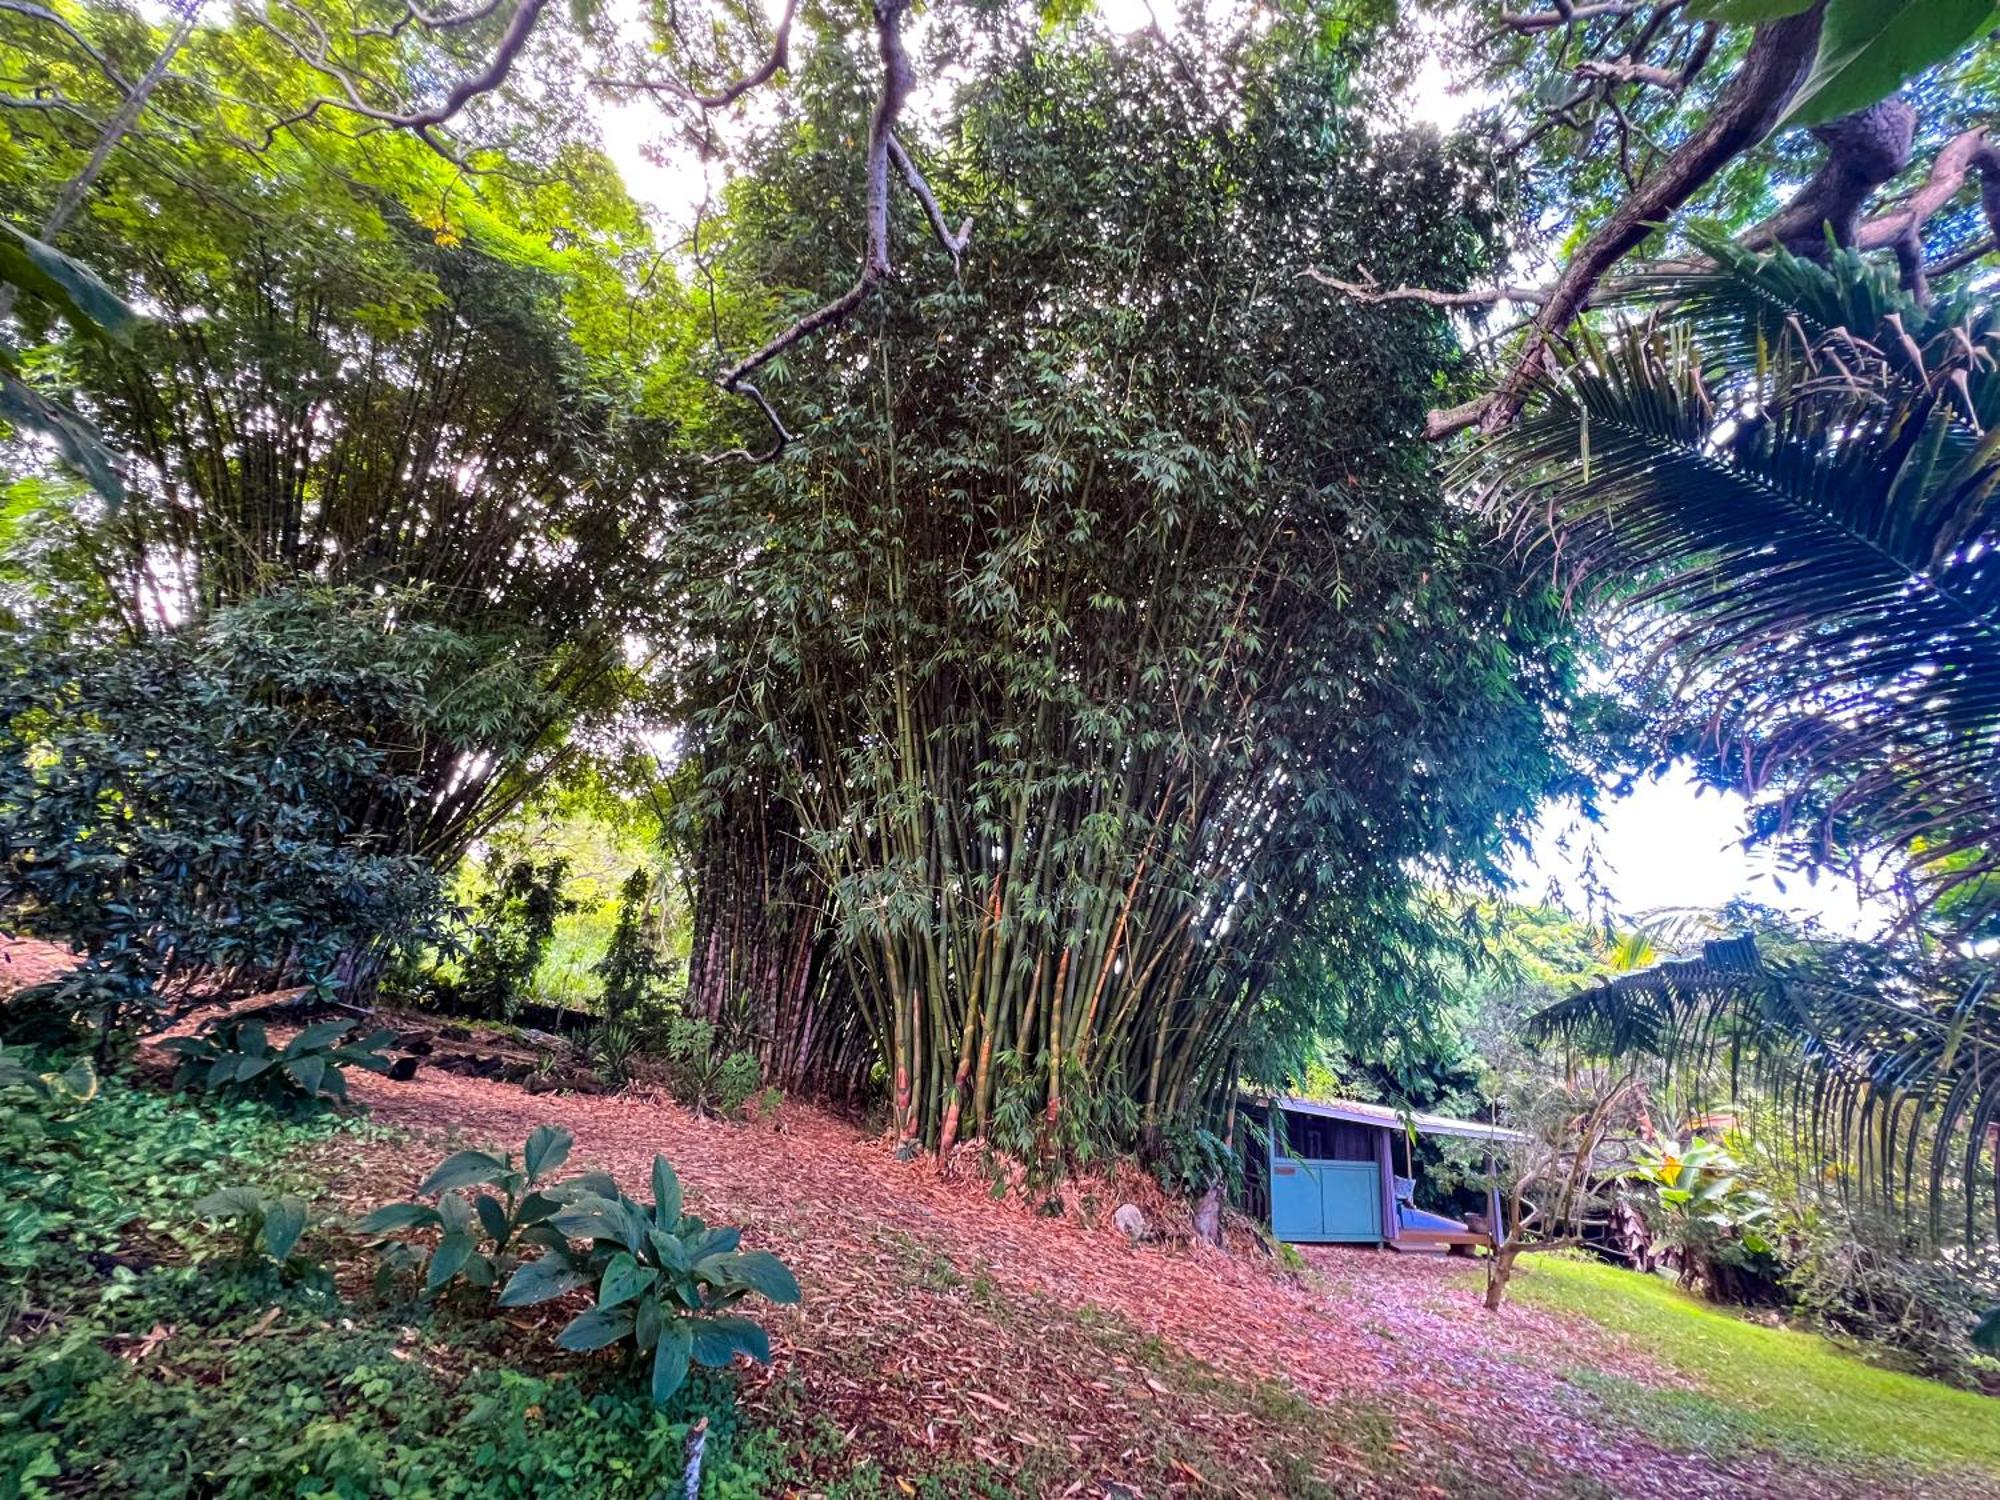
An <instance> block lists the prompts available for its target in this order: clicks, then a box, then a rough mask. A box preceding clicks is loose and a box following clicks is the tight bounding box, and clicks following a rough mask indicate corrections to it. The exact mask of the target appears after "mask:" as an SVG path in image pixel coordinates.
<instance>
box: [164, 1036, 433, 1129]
mask: <svg viewBox="0 0 2000 1500" xmlns="http://www.w3.org/2000/svg"><path fill="white" fill-rule="evenodd" d="M358 1029H359V1028H358V1026H357V1024H356V1023H355V1022H353V1021H321V1022H319V1023H318V1024H316V1025H312V1026H308V1027H306V1028H305V1029H304V1030H303V1031H301V1032H299V1034H298V1035H297V1036H294V1037H293V1038H292V1039H291V1040H290V1041H288V1042H286V1043H285V1044H284V1045H283V1046H282V1047H279V1046H274V1045H273V1044H272V1042H271V1040H270V1038H269V1036H268V1035H267V1034H266V1032H265V1029H264V1023H263V1022H262V1021H222V1022H219V1023H217V1024H215V1025H212V1026H210V1027H209V1028H208V1029H207V1030H205V1031H203V1032H201V1033H199V1034H198V1035H195V1036H176V1037H168V1038H167V1040H166V1042H165V1043H164V1045H165V1047H166V1049H167V1050H168V1051H169V1052H172V1053H173V1054H174V1055H175V1056H177V1057H178V1058H179V1059H180V1066H179V1067H177V1068H176V1069H175V1070H174V1087H175V1088H177V1089H187V1088H193V1089H200V1090H202V1091H204V1092H207V1093H213V1094H226V1095H231V1096H234V1097H239V1098H253V1099H259V1100H261V1101H262V1102H264V1103H265V1104H268V1105H270V1106H271V1108H273V1109H274V1110H277V1111H278V1112H279V1113H281V1114H296V1113H299V1112H301V1111H304V1110H310V1109H313V1108H316V1107H318V1106H319V1105H322V1104H344V1103H346V1102H347V1077H346V1073H345V1071H344V1070H345V1069H347V1068H365V1069H367V1070H368V1071H369V1072H371V1073H386V1072H388V1071H389V1069H390V1066H391V1064H390V1060H389V1059H388V1058H386V1057H384V1056H383V1055H382V1049H383V1048H385V1047H387V1046H389V1045H390V1044H391V1043H392V1042H394V1041H395V1040H396V1034H395V1032H393V1031H390V1030H388V1029H386V1028H378V1029H377V1030H375V1031H372V1032H369V1033H368V1034H367V1035H366V1036H363V1037H360V1038H358V1039H355V1040H352V1041H349V1040H347V1038H349V1037H350V1036H352V1035H353V1033H354V1032H355V1031H356V1030H358Z"/></svg>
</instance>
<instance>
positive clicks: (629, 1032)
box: [583, 1021, 640, 1089]
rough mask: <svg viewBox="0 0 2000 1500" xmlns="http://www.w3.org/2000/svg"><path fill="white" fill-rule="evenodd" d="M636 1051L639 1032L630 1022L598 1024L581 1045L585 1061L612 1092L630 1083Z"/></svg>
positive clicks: (637, 1052) (592, 1028) (637, 1053)
mask: <svg viewBox="0 0 2000 1500" xmlns="http://www.w3.org/2000/svg"><path fill="white" fill-rule="evenodd" d="M639 1051H640V1047H639V1033H638V1030H637V1028H635V1027H634V1026H633V1025H632V1023H631V1022H630V1021H601V1022H599V1023H598V1024H597V1025H595V1026H593V1027H591V1029H590V1034H589V1035H588V1036H586V1037H585V1038H584V1042H583V1052H584V1059H585V1061H586V1062H587V1063H588V1064H589V1066H590V1068H591V1069H592V1071H594V1072H595V1073H596V1074H597V1076H598V1077H599V1078H600V1079H602V1080H603V1081H604V1082H605V1084H606V1085H607V1086H609V1087H610V1088H613V1089H622V1088H624V1087H625V1085H626V1084H628V1083H630V1082H631V1081H632V1059H633V1058H635V1057H637V1056H638V1055H639Z"/></svg>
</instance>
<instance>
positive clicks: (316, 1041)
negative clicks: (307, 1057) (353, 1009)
mask: <svg viewBox="0 0 2000 1500" xmlns="http://www.w3.org/2000/svg"><path fill="white" fill-rule="evenodd" d="M353 1029H354V1023H353V1022H352V1021H321V1022H319V1023H318V1024H317V1025H314V1026H308V1027H307V1028H306V1029H305V1030H304V1031H301V1032H300V1033H299V1034H298V1035H297V1036H295V1037H293V1038H292V1039H291V1040H290V1041H289V1042H287V1043H285V1050H284V1051H283V1052H281V1053H280V1054H279V1056H281V1057H297V1056H298V1055H299V1054H300V1053H301V1052H315V1051H319V1050H320V1049H322V1048H326V1047H330V1046H332V1045H333V1044H334V1043H335V1042H337V1041H339V1040H340V1039H341V1038H342V1037H344V1036H346V1035H347V1033H348V1032H350V1031H352V1030H353Z"/></svg>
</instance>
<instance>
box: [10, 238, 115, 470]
mask: <svg viewBox="0 0 2000 1500" xmlns="http://www.w3.org/2000/svg"><path fill="white" fill-rule="evenodd" d="M19 293H26V294H27V295H28V296H30V297H32V298H35V299H36V300H38V301H39V302H41V303H43V304H45V305H46V306H47V307H49V308H50V309H52V310H53V311H54V312H55V313H56V315H57V316H58V317H60V318H61V319H62V321H63V322H65V323H67V324H68V325H69V326H70V328H71V329H72V330H74V331H75V332H77V333H79V334H82V335H84V336H86V337H88V338H93V339H100V340H103V341H104V342H106V343H114V342H115V343H119V344H125V343H129V342H130V341H131V337H132V330H133V328H134V327H135V326H137V324H138V321H139V316H138V314H137V313H135V312H134V311H133V310H132V309H131V308H130V307H129V306H127V305H126V304H125V302H124V301H123V300H121V299H120V298H119V297H118V296H117V295H116V294H115V293H114V292H113V291H112V290H111V289H110V288H109V287H107V286H106V285H105V284H104V283H103V282H102V281H100V280H99V279H98V277H97V274H96V273H95V272H94V271H92V270H91V269H90V268H89V267H87V266H85V265H84V264H83V263H82V262H81V261H78V260H74V259H72V258H71V257H70V256H67V255H64V254H63V253H62V252H61V251H60V250H58V249H56V248H55V247H54V246H53V245H47V244H44V243H43V242H42V241H40V240H38V239H36V238H35V237H34V236H33V235H30V234H24V233H22V232H21V231H20V230H19V229H16V228H15V227H14V226H13V225H12V224H9V223H6V222H5V221H4V220H0V296H4V297H5V298H6V302H7V307H9V308H11V307H12V305H13V299H14V297H15V296H16V295H17V294H19ZM0 316H4V312H0ZM31 363H32V361H30V360H29V359H28V358H27V357H26V355H25V352H24V351H23V350H21V349H18V348H16V347H15V346H14V344H13V342H12V341H11V340H10V339H8V338H5V337H0V422H7V423H10V424H11V425H13V426H16V427H20V428H24V429H26V430H27V431H30V432H33V433H35V434H37V435H38V436H40V437H42V438H45V439H47V440H48V441H49V442H51V443H53V444H55V448H56V452H57V453H59V454H61V455H62V457H63V459H64V461H65V462H67V463H68V464H69V465H70V467H72V468H73V469H75V470H76V471H77V472H78V473H79V474H81V475H82V476H83V477H84V479H85V480H86V481H88V483H89V484H90V487H91V488H92V489H94V490H96V491H97V493H98V494H100V495H102V496H103V497H104V498H105V499H106V500H109V501H111V502H112V503H113V504H116V503H118V502H119V501H122V500H123V499H124V498H125V483H124V480H123V479H122V478H120V477H119V473H118V461H117V459H116V458H114V457H113V456H112V453H111V450H110V449H109V448H107V447H106V446H105V443H104V439H103V437H102V436H100V435H99V433H98V431H97V429H96V428H95V427H94V426H92V425H91V424H90V422H89V421H88V420H86V419H85V418H84V417H82V416H80V415H79V414H78V413H77V412H75V411H74V410H72V409H71V408H70V407H68V406H66V405H64V404H63V403H62V402H61V401H58V400H56V399H54V398H53V397H51V396H49V395H47V394H46V393H44V392H43V391H41V390H38V389H37V388H36V387H35V385H34V384H33V383H32V380H31V376H30V371H29V368H28V366H29V365H30V364H31Z"/></svg>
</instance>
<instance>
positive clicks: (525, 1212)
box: [514, 1193, 563, 1224]
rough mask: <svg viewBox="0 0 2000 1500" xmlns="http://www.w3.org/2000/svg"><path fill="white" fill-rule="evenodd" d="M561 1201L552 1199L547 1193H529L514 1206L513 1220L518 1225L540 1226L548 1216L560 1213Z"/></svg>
mask: <svg viewBox="0 0 2000 1500" xmlns="http://www.w3.org/2000/svg"><path fill="white" fill-rule="evenodd" d="M562 1206H563V1205H562V1199H560V1198H552V1197H550V1196H549V1195H548V1194H547V1193H530V1194H528V1196H527V1197H525V1198H523V1199H522V1200H521V1201H520V1202H519V1203H518V1204H516V1205H515V1206H514V1220H515V1222H516V1223H518V1224H540V1223H543V1222H544V1221H545V1220H547V1219H548V1217H549V1215H551V1214H553V1213H557V1212H560V1211H561V1209H562Z"/></svg>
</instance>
